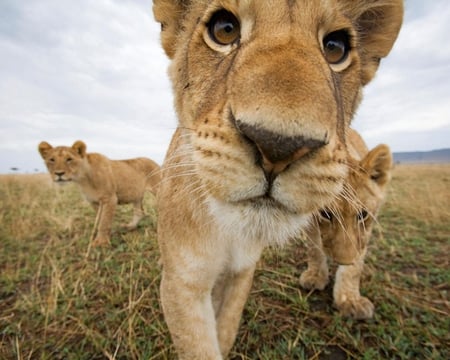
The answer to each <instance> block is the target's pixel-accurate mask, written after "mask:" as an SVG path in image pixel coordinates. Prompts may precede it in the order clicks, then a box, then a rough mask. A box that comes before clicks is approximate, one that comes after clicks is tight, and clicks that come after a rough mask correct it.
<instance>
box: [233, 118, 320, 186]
mask: <svg viewBox="0 0 450 360" xmlns="http://www.w3.org/2000/svg"><path fill="white" fill-rule="evenodd" d="M235 126H236V128H237V129H238V130H239V132H240V133H241V134H242V135H243V136H244V137H245V138H246V139H247V140H248V141H249V142H250V143H252V144H254V146H255V147H256V149H257V160H258V162H259V163H260V165H261V166H262V168H263V170H264V173H265V174H266V176H268V177H269V178H270V179H271V180H273V179H274V178H275V177H276V176H277V175H278V174H279V173H281V172H283V171H284V170H285V169H286V168H287V167H288V166H289V165H290V164H291V163H293V162H295V161H297V160H299V159H301V158H302V157H303V156H305V155H307V154H308V153H310V152H311V151H313V150H316V149H318V148H321V147H322V146H324V145H326V144H327V142H326V141H325V140H318V139H310V138H306V137H304V136H283V135H280V134H278V133H275V132H272V131H270V130H267V129H264V128H261V127H258V126H254V125H250V124H246V123H244V122H243V121H241V120H236V121H235Z"/></svg>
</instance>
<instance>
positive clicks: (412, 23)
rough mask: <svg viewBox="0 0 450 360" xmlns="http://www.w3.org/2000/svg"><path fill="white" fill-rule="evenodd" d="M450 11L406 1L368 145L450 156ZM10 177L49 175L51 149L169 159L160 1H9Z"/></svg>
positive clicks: (3, 97)
mask: <svg viewBox="0 0 450 360" xmlns="http://www.w3.org/2000/svg"><path fill="white" fill-rule="evenodd" d="M448 19H450V3H449V2H447V0H434V1H432V2H431V1H427V2H424V1H421V0H407V1H406V20H405V24H404V27H403V30H402V32H401V34H400V37H399V39H398V42H397V44H396V45H395V47H394V50H393V52H392V54H391V55H390V56H389V57H388V58H387V59H385V60H384V61H383V62H382V65H381V68H380V71H379V74H378V76H377V78H376V79H375V81H374V82H373V83H372V84H371V85H369V86H368V87H367V89H366V91H365V99H364V101H363V105H362V107H361V108H360V110H359V112H358V116H357V119H356V120H355V122H354V125H355V127H356V128H357V129H359V130H360V131H361V132H362V134H363V135H364V137H365V138H366V140H367V142H368V143H369V145H371V146H373V145H376V144H377V143H380V142H388V143H389V144H390V145H391V146H392V148H393V149H394V150H397V151H400V150H416V149H421V150H427V149H433V148H436V147H450V124H449V121H450V115H449V114H450V108H449V101H448V99H449V95H450V47H449V46H447V45H446V44H447V39H446V37H447V34H448V33H449V32H450V25H448V22H447V20H448ZM0 53H1V54H2V56H1V58H0V78H1V79H2V80H1V81H0V151H1V152H2V157H1V158H0V173H1V172H5V171H8V169H9V168H10V167H12V166H17V167H19V168H20V169H22V170H28V171H33V169H35V168H38V169H41V170H43V169H44V167H43V163H42V160H41V159H40V157H39V154H38V153H37V151H36V147H37V144H38V143H39V142H40V141H41V140H47V141H49V142H50V143H52V144H55V145H63V144H64V145H70V144H71V143H72V142H73V141H74V140H77V139H82V140H84V141H86V143H87V145H88V149H89V151H97V152H102V153H104V154H106V155H108V156H109V157H111V158H124V157H133V156H148V157H151V158H153V159H154V160H156V161H158V162H160V163H161V162H162V160H163V157H164V154H165V152H166V149H167V146H168V143H169V139H170V136H171V134H172V132H173V130H174V128H175V126H176V120H175V115H174V111H173V100H172V94H171V86H170V84H169V81H168V78H167V73H166V71H167V66H168V60H167V59H166V56H165V55H164V53H163V51H162V49H161V46H160V44H159V25H158V24H157V23H155V22H154V20H153V15H152V13H151V2H147V1H141V0H96V1H91V0H77V1H60V0H34V1H27V2H23V1H16V0H2V1H1V2H0Z"/></svg>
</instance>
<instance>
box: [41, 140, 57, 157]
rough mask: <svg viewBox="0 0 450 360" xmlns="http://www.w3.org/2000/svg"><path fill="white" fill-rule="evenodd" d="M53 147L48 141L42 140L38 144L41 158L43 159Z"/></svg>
mask: <svg viewBox="0 0 450 360" xmlns="http://www.w3.org/2000/svg"><path fill="white" fill-rule="evenodd" d="M51 149H53V146H51V145H50V144H49V143H48V142H46V141H42V142H41V143H40V144H39V146H38V150H39V153H40V154H41V156H42V158H43V159H45V157H46V155H47V153H48V152H49V151H50V150H51Z"/></svg>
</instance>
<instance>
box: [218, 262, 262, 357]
mask: <svg viewBox="0 0 450 360" xmlns="http://www.w3.org/2000/svg"><path fill="white" fill-rule="evenodd" d="M254 273H255V266H252V267H251V268H249V269H246V270H243V271H240V272H239V273H229V274H226V275H223V276H222V277H221V279H220V280H219V281H218V282H217V284H216V285H215V287H214V290H213V304H214V309H215V313H216V322H217V335H218V338H219V346H220V351H221V353H222V355H223V357H224V358H226V356H227V355H228V353H229V352H230V350H231V348H232V346H233V343H234V340H235V339H236V334H237V331H238V328H239V321H240V319H241V316H242V311H243V309H244V306H245V303H246V301H247V298H248V295H249V293H250V289H251V287H252V283H253V275H254Z"/></svg>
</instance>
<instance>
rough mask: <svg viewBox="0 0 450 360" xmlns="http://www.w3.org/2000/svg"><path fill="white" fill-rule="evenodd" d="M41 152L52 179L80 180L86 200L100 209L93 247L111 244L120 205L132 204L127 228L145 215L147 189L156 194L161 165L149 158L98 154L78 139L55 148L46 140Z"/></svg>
mask: <svg viewBox="0 0 450 360" xmlns="http://www.w3.org/2000/svg"><path fill="white" fill-rule="evenodd" d="M39 153H40V154H41V156H42V158H43V159H44V160H45V164H46V166H47V169H48V171H49V173H50V175H51V176H52V179H53V181H55V182H57V183H63V182H67V181H73V182H75V183H77V184H78V185H79V186H80V188H81V191H82V192H83V194H84V196H85V197H86V199H87V200H88V201H89V202H90V203H91V204H92V205H93V207H94V209H95V210H96V211H97V212H98V214H97V217H98V219H99V223H98V229H97V234H96V236H95V239H94V241H93V244H92V245H94V246H98V245H108V244H109V243H110V235H111V226H112V221H113V217H114V212H115V209H116V205H117V204H130V203H131V204H133V206H134V214H133V219H132V220H131V222H130V223H129V224H128V225H126V227H127V228H128V229H130V230H131V229H134V228H136V227H137V225H138V223H139V221H140V220H141V219H142V218H143V217H144V209H143V204H142V201H143V199H144V192H145V190H149V191H151V192H153V193H156V190H157V187H158V185H159V177H160V171H159V165H158V164H156V163H155V162H154V161H153V160H150V159H147V158H136V159H129V160H110V159H108V158H107V157H106V156H104V155H101V154H97V153H86V145H85V144H84V143H83V142H82V141H76V142H75V143H74V144H73V145H72V147H68V146H56V147H52V146H51V145H50V144H49V143H47V142H45V141H43V142H41V143H40V144H39Z"/></svg>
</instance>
